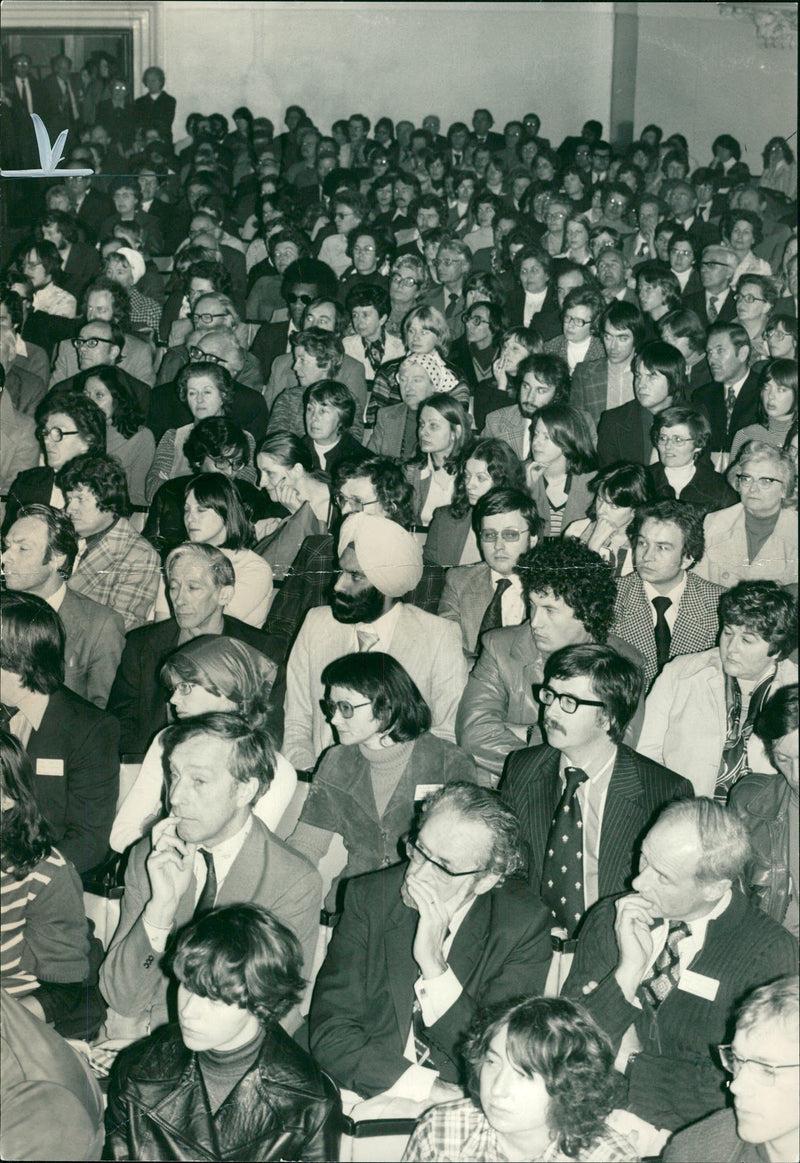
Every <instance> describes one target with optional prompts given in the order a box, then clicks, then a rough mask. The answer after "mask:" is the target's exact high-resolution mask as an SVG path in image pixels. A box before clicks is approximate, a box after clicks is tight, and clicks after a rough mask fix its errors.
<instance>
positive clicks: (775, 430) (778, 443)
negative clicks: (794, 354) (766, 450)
mask: <svg viewBox="0 0 800 1163" xmlns="http://www.w3.org/2000/svg"><path fill="white" fill-rule="evenodd" d="M795 322H796V321H795ZM759 387H760V398H759V404H758V411H757V413H756V423H755V424H748V425H747V427H746V428H740V429H739V431H738V432H737V433H736V435H735V436H734V438H733V443H732V444H731V459H732V460H735V459H736V457H737V455H738V453H739V449H740V448H741V447H742V445H743V444H746V443H747V441H748V440H766V442H767V444H773V445H774V446H775V447H776V448H786V446H787V442H788V441H790V440H791V439H792V436H795V437H796V435H797V361H796V360H794V359H771V360H770V361H769V362H768V363H767V364H766V365H765V366H764V367H763V368H762V371H761V374H760V376H759Z"/></svg>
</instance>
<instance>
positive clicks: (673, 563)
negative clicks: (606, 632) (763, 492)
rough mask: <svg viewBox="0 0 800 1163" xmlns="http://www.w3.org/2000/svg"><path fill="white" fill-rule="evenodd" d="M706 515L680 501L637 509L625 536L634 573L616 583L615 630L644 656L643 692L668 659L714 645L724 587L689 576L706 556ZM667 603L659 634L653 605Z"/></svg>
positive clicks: (696, 576)
mask: <svg viewBox="0 0 800 1163" xmlns="http://www.w3.org/2000/svg"><path fill="white" fill-rule="evenodd" d="M704 515H705V514H704V513H703V512H702V511H701V510H700V509H698V508H696V507H695V506H694V505H687V504H685V503H684V502H683V501H658V502H656V503H655V504H651V505H643V506H642V507H641V508H640V509H637V511H636V516H635V518H634V520H633V523H632V524H631V526H630V529H629V530H628V535H629V537H630V540H631V545H632V546H633V563H634V572H633V573H629V574H628V575H627V577H623V578H620V579H619V582H618V583H617V599H616V603H615V606H614V624H613V629H614V633H615V634H618V635H619V636H620V638H622V639H624V641H625V642H629V643H630V645H631V646H635V647H636V649H637V650H638V651H640V653H641V654H642V655H643V656H644V660H645V666H644V681H645V691H647V690H649V688H650V685H651V683H652V682H653V679H654V678H655V677H656V675H657V674H658V673H659V672H660V670H661V668H662V666H664V665H665V663H666V662H668V661H669V659H670V658H676V657H677V656H678V655H679V654H695V653H697V652H698V651H700V650H710V649H711V648H712V646H714V644H715V643H716V641H717V635H718V633H719V619H718V617H717V604H718V602H719V599H720V595H721V594H723V593H724V592H725V590H724V587H723V586H718V585H715V584H714V582H708V581H706V580H705V578H702V577H699V576H698V575H697V574H696V573H693V572H692V566H694V565H696V564H697V562H698V561H702V558H703V554H704V552H705V544H704V540H703V517H704ZM667 546H670V548H669V549H667V548H666V547H667ZM665 597H666V598H668V603H667V607H666V610H665V613H664V617H665V621H666V626H667V631H666V633H663V631H662V632H660V631H659V623H658V618H657V614H656V609H657V607H656V606H655V605H654V602H655V599H656V598H665ZM662 633H663V637H662V636H661V634H662Z"/></svg>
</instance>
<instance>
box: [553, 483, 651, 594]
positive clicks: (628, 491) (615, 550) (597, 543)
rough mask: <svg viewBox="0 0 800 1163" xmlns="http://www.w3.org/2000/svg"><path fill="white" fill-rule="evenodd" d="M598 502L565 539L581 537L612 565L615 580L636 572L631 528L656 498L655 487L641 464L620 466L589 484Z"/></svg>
mask: <svg viewBox="0 0 800 1163" xmlns="http://www.w3.org/2000/svg"><path fill="white" fill-rule="evenodd" d="M589 490H590V492H591V493H593V494H594V500H593V501H592V503H591V505H590V506H589V508H588V510H587V516H586V517H584V518H582V519H581V520H580V521H573V522H572V524H571V525H568V526H567V528H566V529H565V530H564V536H565V537H577V538H578V539H579V540H580V541H583V542H584V543H585V544H586V545H588V546H589V548H590V549H593V550H594V552H595V553H599V554H600V556H601V557H602V558H603V559H604V560H605V561H607V562H609V563H610V565H611V567H612V569H613V570H614V576H615V577H618V578H619V577H625V576H626V575H627V574H629V573H630V572H631V570H632V569H633V555H632V553H631V544H630V541H629V539H628V527H629V526H630V523H631V521H633V518H634V513H635V510H636V509H638V508H640V506H642V505H647V504H648V503H649V502H650V501H652V500H653V498H654V493H653V489H652V485H651V483H650V481H649V480H648V477H647V474H646V473H645V470H644V469H643V468H642V466H641V465H640V464H618V465H612V467H611V468H607V469H604V470H603V471H602V472H599V473H598V474H597V476H595V477H594V478H593V479H592V480H591V481H590V482H589Z"/></svg>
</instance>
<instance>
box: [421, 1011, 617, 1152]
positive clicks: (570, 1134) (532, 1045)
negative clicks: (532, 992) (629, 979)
mask: <svg viewBox="0 0 800 1163" xmlns="http://www.w3.org/2000/svg"><path fill="white" fill-rule="evenodd" d="M463 1053H464V1058H465V1061H466V1065H467V1078H468V1084H469V1092H470V1096H471V1097H470V1098H469V1099H465V1100H464V1101H463V1102H461V1103H459V1104H458V1106H457V1107H456V1106H453V1105H452V1104H451V1105H450V1106H448V1107H443V1108H440V1109H438V1110H437V1109H433V1110H431V1111H429V1112H428V1114H426V1115H425V1116H424V1118H423V1119H422V1120H421V1122H420V1123H419V1124H418V1126H417V1129H416V1131H415V1133H414V1136H413V1138H412V1140H411V1144H410V1149H409V1156H408V1157H409V1158H412V1159H416V1160H426V1161H428V1163H434V1160H436V1159H441V1158H443V1157H444V1155H443V1145H444V1143H445V1142H446V1143H447V1144H448V1147H449V1150H448V1152H447V1153H448V1155H449V1154H450V1152H451V1151H452V1155H451V1157H452V1158H455V1159H461V1158H467V1157H468V1154H467V1151H468V1146H467V1139H470V1140H472V1141H473V1142H474V1141H475V1137H476V1135H480V1142H481V1143H483V1144H485V1145H486V1146H485V1149H486V1154H485V1155H483V1156H482V1157H483V1158H497V1159H546V1158H562V1159H589V1158H591V1159H600V1158H606V1159H610V1158H620V1159H622V1158H625V1159H627V1158H633V1155H632V1154H628V1153H624V1154H616V1153H615V1152H614V1151H613V1148H620V1147H623V1148H624V1147H627V1146H628V1144H626V1143H625V1141H624V1140H621V1139H620V1138H619V1137H618V1136H616V1135H615V1134H614V1133H613V1132H612V1131H610V1130H609V1128H608V1127H607V1125H606V1118H607V1117H608V1115H609V1114H610V1112H611V1110H612V1109H613V1108H614V1107H615V1106H616V1105H617V1103H618V1101H619V1093H618V1092H619V1076H618V1075H615V1072H614V1053H613V1050H612V1048H611V1043H610V1041H609V1040H608V1038H607V1037H606V1035H605V1034H604V1033H603V1032H602V1030H601V1029H600V1028H599V1026H597V1025H596V1024H595V1022H594V1021H593V1020H592V1019H591V1018H590V1017H589V1015H588V1014H587V1013H586V1012H585V1011H584V1010H583V1009H582V1007H581V1006H580V1005H577V1004H576V1003H575V1002H572V1001H568V1000H567V999H565V998H543V997H534V998H527V999H525V1000H522V1001H515V1002H510V1003H509V1002H503V1003H501V1004H497V1005H494V1006H492V1007H490V1008H489V1009H487V1010H485V1011H484V1012H483V1013H481V1014H480V1015H479V1017H478V1018H477V1019H476V1021H475V1023H474V1024H473V1027H472V1029H471V1030H470V1033H469V1035H468V1038H467V1041H466V1043H465V1046H464V1052H463ZM490 1152H491V1154H490Z"/></svg>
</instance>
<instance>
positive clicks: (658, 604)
mask: <svg viewBox="0 0 800 1163" xmlns="http://www.w3.org/2000/svg"><path fill="white" fill-rule="evenodd" d="M653 605H654V606H655V610H656V628H655V638H656V665H657V666H658V669H659V670H661V668H662V666H664V664H665V663H667V662H669V648H670V646H671V644H672V634H671V633H670V628H669V626H668V625H667V617H666V614H667V610H668V609H669V608H670V606H671V605H672V599H671V598H653Z"/></svg>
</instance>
